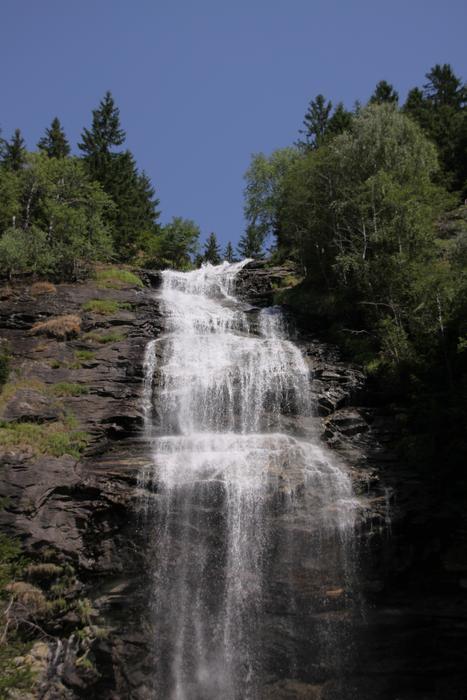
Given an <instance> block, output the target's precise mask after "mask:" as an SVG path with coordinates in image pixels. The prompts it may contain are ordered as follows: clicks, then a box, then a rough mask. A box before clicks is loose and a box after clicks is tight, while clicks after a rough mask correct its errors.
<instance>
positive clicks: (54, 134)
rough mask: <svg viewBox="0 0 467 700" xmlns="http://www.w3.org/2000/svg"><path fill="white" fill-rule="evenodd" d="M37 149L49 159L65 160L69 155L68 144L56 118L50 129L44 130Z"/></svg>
mask: <svg viewBox="0 0 467 700" xmlns="http://www.w3.org/2000/svg"><path fill="white" fill-rule="evenodd" d="M37 147H38V149H39V150H40V151H43V152H44V153H45V154H46V155H48V156H49V158H66V157H67V156H69V155H70V144H69V143H68V140H67V137H66V135H65V132H64V131H63V129H62V125H61V124H60V120H59V119H58V117H55V119H53V120H52V124H51V125H50V128H48V129H46V131H45V135H44V136H43V137H42V138H41V139H39V142H38V144H37Z"/></svg>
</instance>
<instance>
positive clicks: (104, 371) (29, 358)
mask: <svg viewBox="0 0 467 700" xmlns="http://www.w3.org/2000/svg"><path fill="white" fill-rule="evenodd" d="M293 274H294V270H293V267H292V266H289V265H285V266H280V267H276V268H274V267H272V268H271V267H267V266H265V264H264V263H257V262H255V263H250V264H248V265H247V266H246V268H245V269H244V270H243V271H242V273H241V275H240V278H239V292H240V293H241V294H242V296H243V297H244V299H245V300H248V301H249V303H251V304H252V305H253V306H256V305H264V304H268V303H271V301H272V299H273V298H274V294H275V292H276V290H277V289H278V288H283V287H284V286H287V284H288V282H289V279H290V277H291V276H292V275H293ZM141 278H142V279H143V281H144V283H145V287H144V288H137V287H135V288H131V287H128V288H124V289H101V288H99V287H97V286H95V285H94V284H93V283H86V284H79V285H78V284H77V285H58V286H57V288H56V291H55V292H54V293H50V294H42V295H40V296H38V297H37V296H36V297H34V296H32V295H31V293H30V287H29V286H27V285H20V286H17V287H14V288H13V289H12V290H9V291H8V290H4V291H3V293H2V294H1V295H0V296H1V302H0V336H1V337H3V338H6V339H7V341H8V343H9V347H10V349H11V352H12V372H11V375H10V383H11V384H14V383H15V382H16V386H13V387H10V388H9V391H8V393H7V396H6V399H5V396H3V397H0V421H2V425H9V424H11V425H14V424H21V423H25V422H26V423H34V424H36V425H39V426H44V427H47V426H51V425H55V424H56V423H58V422H60V421H63V420H64V419H65V417H66V416H68V417H69V416H70V415H73V416H74V418H73V421H74V422H73V427H72V428H70V430H80V431H83V432H84V433H86V435H87V445H86V447H85V449H84V451H83V452H82V453H81V455H80V456H71V455H69V454H65V455H62V456H54V455H51V454H45V453H43V452H41V451H38V450H37V449H35V447H34V445H31V444H21V443H19V444H15V445H7V446H5V445H4V446H1V445H0V462H1V464H2V466H1V470H0V496H1V497H2V498H3V499H4V501H3V504H4V505H3V508H2V509H1V511H0V525H1V527H2V529H3V530H4V531H5V532H7V533H8V534H10V535H13V536H16V537H18V538H20V540H21V542H22V544H23V546H24V550H25V552H26V554H27V555H28V557H29V558H30V560H31V562H33V563H36V564H40V563H43V562H49V563H52V564H55V565H56V566H57V567H60V572H61V573H60V574H51V576H52V578H51V579H50V580H46V579H45V580H42V579H40V580H39V583H38V584H37V585H38V586H39V588H40V589H41V590H43V591H45V595H46V596H47V600H48V603H49V608H52V610H53V614H50V611H49V613H47V614H44V615H43V617H42V618H40V620H39V623H40V627H41V629H42V630H43V632H44V634H38V639H40V640H41V641H39V642H36V644H35V645H34V647H33V649H32V650H31V653H30V655H31V657H32V658H33V661H32V662H31V663H34V664H35V665H36V667H37V669H36V670H37V671H38V680H37V684H36V689H35V691H34V694H33V695H32V697H41V698H44V699H49V700H55V699H57V700H58V699H59V698H60V699H61V698H65V699H66V698H69V699H70V700H75V699H76V698H82V697H86V698H88V699H91V698H100V699H102V700H120V699H121V700H125V699H126V698H129V699H132V700H145V699H149V698H151V697H152V694H151V690H150V676H151V662H152V635H153V634H154V631H153V630H152V629H151V628H150V626H149V624H148V615H147V604H148V600H149V595H148V586H150V585H151V583H150V581H149V579H148V575H147V571H148V566H147V560H146V557H147V551H148V550H147V536H146V533H145V532H144V527H143V525H142V519H141V517H140V516H141V514H140V510H139V508H140V501H139V498H138V474H139V473H140V470H141V469H142V468H143V467H144V466H145V465H146V464H147V463H148V461H149V455H148V447H147V445H146V444H145V443H144V441H143V440H142V439H141V436H142V431H141V429H142V425H143V414H142V402H141V395H142V379H143V357H144V348H145V345H146V343H147V341H148V340H149V339H152V338H154V337H157V336H158V334H159V333H160V332H161V330H162V329H163V325H164V319H163V318H162V317H161V314H160V311H159V308H158V302H157V296H156V294H155V291H154V287H156V286H157V284H158V283H159V280H160V276H159V274H158V273H154V272H151V271H142V272H141ZM95 299H104V300H110V301H113V302H116V306H115V308H114V309H113V310H112V312H111V313H108V314H107V315H102V314H99V313H95V312H91V311H85V310H84V309H85V305H86V303H87V302H89V301H90V300H95ZM253 312H254V311H253ZM63 314H75V315H77V316H79V318H80V320H81V330H80V332H79V334H78V335H77V336H76V337H72V338H69V339H63V340H60V339H57V338H54V337H48V336H47V335H42V334H41V335H33V334H31V332H30V331H31V329H32V327H33V325H34V324H35V323H37V322H41V321H46V320H48V319H51V318H54V317H56V316H59V315H63ZM293 326H294V324H293V319H291V328H293ZM294 333H295V336H296V342H297V343H298V344H299V345H300V346H301V348H302V349H303V351H304V353H305V355H306V357H307V361H308V362H309V365H310V368H311V372H312V376H313V384H312V391H313V399H314V402H315V405H316V412H317V417H316V425H315V426H314V428H315V429H317V430H319V431H320V434H321V435H322V438H323V440H324V441H325V442H326V443H327V444H328V445H329V446H330V447H331V448H332V449H334V450H336V451H337V452H338V453H339V454H340V455H341V456H342V459H343V460H344V461H345V462H346V464H347V465H348V467H349V469H350V471H351V474H352V478H353V481H354V486H355V491H356V493H357V494H358V495H360V496H361V497H362V508H361V512H360V519H359V555H358V556H359V582H360V583H359V585H360V589H361V591H362V600H361V601H360V603H361V606H362V607H361V609H362V614H361V615H358V616H357V618H358V619H357V620H356V621H355V626H356V627H355V630H354V634H353V642H352V647H353V654H352V659H353V665H352V666H349V668H348V679H347V682H346V685H345V687H344V688H342V687H340V688H337V687H334V686H333V684H332V683H326V684H319V683H318V684H317V683H316V682H315V681H313V682H311V681H308V682H307V681H306V680H303V681H295V680H287V681H281V682H280V683H272V684H271V687H270V692H269V691H268V695H267V697H270V698H277V699H278V700H279V699H281V698H282V699H285V698H312V699H313V700H315V699H318V698H319V700H332V699H334V700H375V699H376V698H378V700H395V698H398V699H399V700H460V698H462V697H464V695H463V693H464V690H465V688H466V687H467V681H466V678H465V672H464V670H463V666H464V663H463V659H464V657H465V654H466V652H467V649H466V639H467V609H466V603H465V590H466V588H467V558H466V557H465V551H466V544H465V542H466V539H465V533H462V532H460V531H459V530H456V531H455V532H453V533H449V532H448V531H447V526H446V523H447V522H449V518H448V516H446V517H444V519H443V520H442V526H441V527H437V525H438V523H439V522H440V519H441V516H442V515H443V514H441V513H438V512H436V513H434V512H433V510H432V508H433V503H434V502H435V501H434V499H433V492H432V490H430V488H429V487H428V486H427V483H426V482H424V481H423V480H422V479H421V478H420V476H419V473H417V474H415V473H413V472H411V471H410V469H408V468H407V467H406V466H404V465H403V464H402V463H401V460H400V456H399V454H398V449H397V444H398V440H399V438H400V428H399V422H398V415H397V410H395V409H394V407H392V406H388V405H387V402H386V401H385V399H384V397H381V396H379V395H375V392H374V391H373V390H372V388H371V387H370V386H369V385H368V383H367V380H366V378H365V376H364V375H363V373H362V372H361V370H360V369H359V368H358V367H354V366H351V365H350V364H349V363H348V362H344V361H342V358H341V357H340V355H339V352H338V350H337V349H336V348H335V347H333V346H330V345H328V344H327V343H325V342H321V341H320V340H319V339H317V338H316V337H313V335H312V334H311V333H310V329H307V331H306V332H305V331H304V330H303V329H300V328H295V331H294ZM104 337H105V338H106V339H107V342H99V341H103V339H104ZM60 384H62V385H64V384H65V385H67V384H68V385H72V387H71V388H70V386H68V388H67V387H66V386H64V387H63V386H62V390H61V391H57V390H56V389H54V387H56V386H57V385H60ZM76 385H78V386H79V387H82V391H81V390H78V389H76ZM290 420H291V421H293V420H295V419H294V418H293V417H291V419H290ZM437 533H438V534H437ZM31 583H32V584H33V585H35V586H36V582H35V581H31ZM53 586H59V587H60V590H61V591H62V593H61V594H60V600H61V599H63V602H60V604H59V603H57V602H56V601H57V600H58V598H57V596H55V597H54V595H52V594H51V590H52V588H53ZM339 595H340V593H339V591H330V594H329V600H334V599H335V600H338V598H339ZM54 601H55V602H54ZM360 603H359V604H360ZM54 606H55V607H54ZM330 614H331V613H330ZM333 614H334V613H333ZM38 644H39V645H42V646H37V645H38ZM19 663H28V661H27V660H26V661H23V662H19ZM304 663H306V660H304ZM39 667H40V668H39Z"/></svg>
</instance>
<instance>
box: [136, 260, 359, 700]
mask: <svg viewBox="0 0 467 700" xmlns="http://www.w3.org/2000/svg"><path fill="white" fill-rule="evenodd" d="M244 264H245V262H243V263H235V264H228V263H223V264H222V265H219V266H211V265H207V266H203V267H202V268H201V269H200V270H196V271H193V272H188V273H181V272H174V271H165V272H164V273H163V284H162V289H161V293H160V297H161V303H162V307H163V308H162V310H163V313H164V314H165V318H166V323H167V332H166V333H165V335H164V336H163V337H161V338H160V339H157V340H155V341H151V343H150V344H149V345H148V347H147V351H146V363H145V364H146V378H145V390H144V408H145V416H146V423H147V435H148V438H149V439H150V440H151V445H152V455H153V463H152V466H151V467H149V468H147V469H146V470H145V471H144V473H143V474H142V476H141V487H142V488H144V489H145V492H146V493H147V494H149V495H148V496H147V499H146V512H147V513H150V514H151V515H152V519H151V527H152V528H153V531H152V542H153V545H154V549H153V554H154V601H153V610H152V614H153V619H154V626H155V648H156V652H155V653H156V661H155V695H154V697H157V698H159V697H160V698H170V699H172V700H218V699H219V698H223V700H246V699H248V698H251V699H256V698H259V697H260V696H261V692H262V691H261V687H262V685H264V683H266V682H267V681H268V680H270V679H271V678H273V677H274V673H272V672H271V670H270V666H271V663H272V664H274V663H275V662H274V661H271V659H272V656H273V651H272V650H271V649H270V648H269V647H268V639H269V638H271V634H269V633H268V634H266V633H265V632H264V629H263V627H264V625H263V622H264V620H265V617H266V608H267V607H268V608H271V606H273V605H274V602H273V601H274V599H275V598H274V595H275V594H274V590H273V589H274V586H276V587H278V586H279V587H280V588H281V591H282V593H283V594H285V598H286V599H287V600H286V602H285V603H284V605H285V606H286V607H288V610H287V613H286V614H287V615H288V616H289V618H290V619H292V618H293V615H292V612H293V608H294V605H296V601H297V599H298V598H300V596H302V595H303V593H302V591H303V586H301V587H298V588H297V585H296V580H298V578H300V576H303V571H302V568H303V566H304V564H303V562H304V561H305V560H306V561H307V562H308V563H307V566H308V567H309V568H310V567H311V568H312V569H313V568H315V569H316V570H318V568H319V567H318V565H317V563H316V562H317V561H318V560H319V561H320V563H322V559H323V556H324V555H325V556H326V557H328V558H329V567H330V568H333V571H334V573H335V571H336V570H338V572H339V575H340V577H341V578H339V582H340V583H341V582H342V581H341V579H342V580H344V579H345V576H346V564H345V561H344V560H345V550H346V541H347V539H348V535H349V533H351V531H352V528H353V520H354V499H353V496H352V489H351V484H350V480H349V478H348V476H347V474H346V473H345V471H344V470H343V469H342V468H340V466H339V465H338V464H336V463H335V462H334V461H333V459H331V458H330V456H329V454H327V453H326V452H325V450H324V449H323V448H322V447H321V446H320V444H319V441H318V439H317V438H316V439H315V438H314V439H312V440H310V438H309V434H310V430H309V425H308V426H307V421H308V423H309V424H310V425H311V415H312V406H311V402H310V390H309V382H310V378H309V369H308V366H307V364H306V362H305V360H304V358H303V356H302V354H301V352H300V350H299V349H298V348H297V347H296V346H295V345H294V344H293V343H292V342H290V341H289V340H287V338H286V335H285V332H284V328H283V318H282V315H281V313H280V311H279V310H278V309H276V308H270V309H263V310H262V311H260V312H257V313H250V312H249V310H248V309H247V308H245V306H244V305H243V304H242V303H241V302H240V301H238V300H237V299H236V298H235V295H234V289H235V277H236V275H237V273H238V271H239V270H240V269H241V268H242V266H243V265H244ZM291 417H299V419H300V422H301V424H302V425H303V424H305V428H304V429H303V430H302V435H300V429H299V428H296V429H295V430H294V434H293V435H292V434H290V433H289V432H288V431H287V426H288V425H290V424H291ZM306 435H308V438H306V437H305V436H306ZM329 541H332V542H333V543H334V546H333V547H332V548H331V549H330V548H329V547H328V548H327V549H326V548H325V546H324V543H325V542H329ZM336 543H337V545H336ZM310 552H311V561H312V563H311V564H310V563H309V562H310ZM279 569H280V570H281V573H280V574H278V573H277V572H278V570H279ZM284 572H286V574H285V573H284ZM305 573H306V572H305ZM308 575H309V577H310V579H311V580H312V584H311V585H315V584H316V587H318V583H319V585H321V586H323V585H324V587H329V586H331V587H332V586H333V585H334V586H335V585H336V583H335V581H336V580H337V579H335V578H334V579H332V577H331V576H330V577H329V580H328V578H326V577H327V574H324V579H325V580H324V579H323V574H322V573H321V574H320V577H321V578H320V579H319V582H318V578H319V577H318V574H316V573H314V572H313V571H312V570H311V571H309V572H308ZM331 579H332V580H331ZM313 582H314V583H313ZM343 585H345V581H344V584H343ZM276 597H277V596H276ZM281 605H282V603H281ZM278 619H279V618H278ZM270 624H271V623H270V622H268V625H269V626H270ZM290 624H293V623H290V622H289V621H288V622H287V630H286V631H281V630H279V631H278V633H279V634H290V635H292V636H293V634H292V630H291V628H290ZM298 626H299V625H297V627H298ZM284 629H285V628H284ZM320 633H321V634H322V635H323V630H322V629H321V632H320ZM308 634H309V630H308V631H307V632H306V635H308ZM268 635H269V636H268ZM272 636H274V634H273V633H272ZM323 639H324V637H323ZM323 643H324V642H323ZM293 655H294V654H293V653H291V654H289V656H293ZM294 663H295V661H294V659H293V658H288V659H287V665H288V668H287V673H289V674H290V673H293V667H294ZM268 669H269V670H268Z"/></svg>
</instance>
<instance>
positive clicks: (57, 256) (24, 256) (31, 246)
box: [0, 154, 113, 279]
mask: <svg viewBox="0 0 467 700" xmlns="http://www.w3.org/2000/svg"><path fill="white" fill-rule="evenodd" d="M0 182H1V179H0ZM13 190H14V192H15V194H16V199H15V204H14V206H13V205H11V208H12V210H14V211H16V212H17V213H16V215H15V218H14V226H10V228H8V229H7V230H6V231H5V232H4V234H3V236H2V237H1V238H0V270H1V271H2V272H4V273H7V274H12V273H15V272H25V271H28V272H36V273H38V274H43V275H51V276H53V277H55V278H57V279H60V278H62V279H63V278H72V279H73V278H74V277H76V276H77V275H78V274H79V271H80V270H83V269H84V268H85V267H86V265H88V264H89V263H91V262H92V261H94V260H103V259H106V258H107V257H108V256H109V255H110V253H111V250H112V243H111V239H110V235H109V230H108V228H107V227H106V225H105V224H104V222H103V216H104V212H106V211H108V210H109V209H111V208H112V206H113V205H112V202H111V200H110V199H109V198H108V197H107V196H106V195H105V193H104V192H103V191H102V189H101V187H100V186H99V185H98V184H97V183H95V182H92V181H91V180H90V179H89V177H88V175H87V173H86V170H85V167H84V165H83V163H82V162H80V161H79V160H78V159H77V158H62V159H57V158H49V157H47V156H46V155H45V154H29V156H28V167H27V168H25V169H24V170H22V171H21V172H19V173H17V174H16V182H15V187H14V188H12V191H13Z"/></svg>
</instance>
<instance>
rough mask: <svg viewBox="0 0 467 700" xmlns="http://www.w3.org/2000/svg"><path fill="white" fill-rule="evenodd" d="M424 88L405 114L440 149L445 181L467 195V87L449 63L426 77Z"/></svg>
mask: <svg viewBox="0 0 467 700" xmlns="http://www.w3.org/2000/svg"><path fill="white" fill-rule="evenodd" d="M425 77H426V79H427V82H426V83H425V84H424V85H423V89H420V88H413V89H412V90H410V92H409V94H408V96H407V100H406V103H405V105H404V112H405V113H406V114H407V115H408V116H410V117H411V118H412V119H414V120H415V121H416V122H417V123H418V124H419V125H420V126H421V128H422V129H423V130H424V131H425V133H426V135H427V136H428V138H429V139H430V140H431V141H433V142H434V143H435V144H436V146H437V147H438V153H439V158H440V162H441V165H442V168H443V172H442V175H441V181H442V182H443V183H444V184H445V185H447V186H448V187H449V189H451V190H458V191H461V192H463V196H465V195H466V194H467V86H466V84H465V83H463V82H462V80H461V79H460V78H459V77H458V76H457V75H456V74H455V73H454V71H453V69H452V67H451V66H450V65H449V64H448V63H445V64H443V65H440V64H436V65H435V66H433V68H432V69H431V70H430V71H429V72H428V73H427V74H426V76H425Z"/></svg>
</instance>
